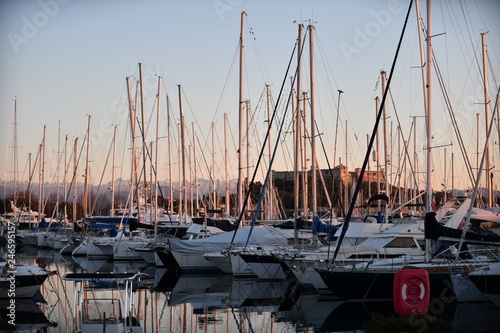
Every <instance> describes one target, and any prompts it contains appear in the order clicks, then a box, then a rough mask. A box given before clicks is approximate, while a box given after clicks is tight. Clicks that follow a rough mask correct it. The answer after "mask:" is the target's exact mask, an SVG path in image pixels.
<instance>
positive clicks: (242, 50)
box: [237, 12, 246, 214]
mask: <svg viewBox="0 0 500 333" xmlns="http://www.w3.org/2000/svg"><path fill="white" fill-rule="evenodd" d="M245 16H246V13H245V12H241V29H240V83H239V87H240V91H239V101H238V105H239V106H238V107H239V119H238V124H239V133H238V192H237V200H238V214H241V212H242V210H243V149H242V148H243V130H244V129H243V128H244V127H243V119H244V118H243V117H244V105H243V104H244V101H245V95H244V89H243V84H244V66H245Z"/></svg>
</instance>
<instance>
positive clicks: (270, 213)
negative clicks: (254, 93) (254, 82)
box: [266, 84, 273, 219]
mask: <svg viewBox="0 0 500 333" xmlns="http://www.w3.org/2000/svg"><path fill="white" fill-rule="evenodd" d="M266 91H267V125H268V126H271V86H270V85H269V84H266ZM268 132H269V137H268V142H269V165H271V155H272V144H271V130H269V131H268ZM267 194H268V196H267V200H268V201H267V202H268V205H267V206H268V207H267V208H268V210H267V211H268V215H267V218H268V219H272V218H273V171H272V170H271V172H269V186H268V187H267Z"/></svg>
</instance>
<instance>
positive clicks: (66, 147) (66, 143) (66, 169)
mask: <svg viewBox="0 0 500 333" xmlns="http://www.w3.org/2000/svg"><path fill="white" fill-rule="evenodd" d="M67 173H68V135H67V134H66V135H65V137H64V177H63V184H64V185H63V186H64V222H65V224H66V225H67V224H68V186H67V183H66V176H67Z"/></svg>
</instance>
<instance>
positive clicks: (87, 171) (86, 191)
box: [83, 115, 91, 217]
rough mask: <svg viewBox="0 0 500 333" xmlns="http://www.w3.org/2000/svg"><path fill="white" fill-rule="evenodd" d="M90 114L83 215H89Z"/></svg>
mask: <svg viewBox="0 0 500 333" xmlns="http://www.w3.org/2000/svg"><path fill="white" fill-rule="evenodd" d="M90 117H91V116H90V115H88V120H87V156H86V158H85V174H84V177H85V179H84V183H83V216H84V217H85V216H87V213H88V212H87V210H88V201H87V199H88V198H87V196H88V184H89V183H88V178H89V158H90Z"/></svg>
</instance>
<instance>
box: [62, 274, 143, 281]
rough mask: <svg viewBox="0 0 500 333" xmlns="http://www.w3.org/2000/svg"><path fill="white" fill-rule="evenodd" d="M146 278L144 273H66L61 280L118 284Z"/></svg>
mask: <svg viewBox="0 0 500 333" xmlns="http://www.w3.org/2000/svg"><path fill="white" fill-rule="evenodd" d="M145 276H148V275H147V274H144V273H99V272H97V273H68V274H64V276H63V280H66V281H75V282H83V281H91V282H119V281H130V280H135V279H140V278H141V277H145Z"/></svg>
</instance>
